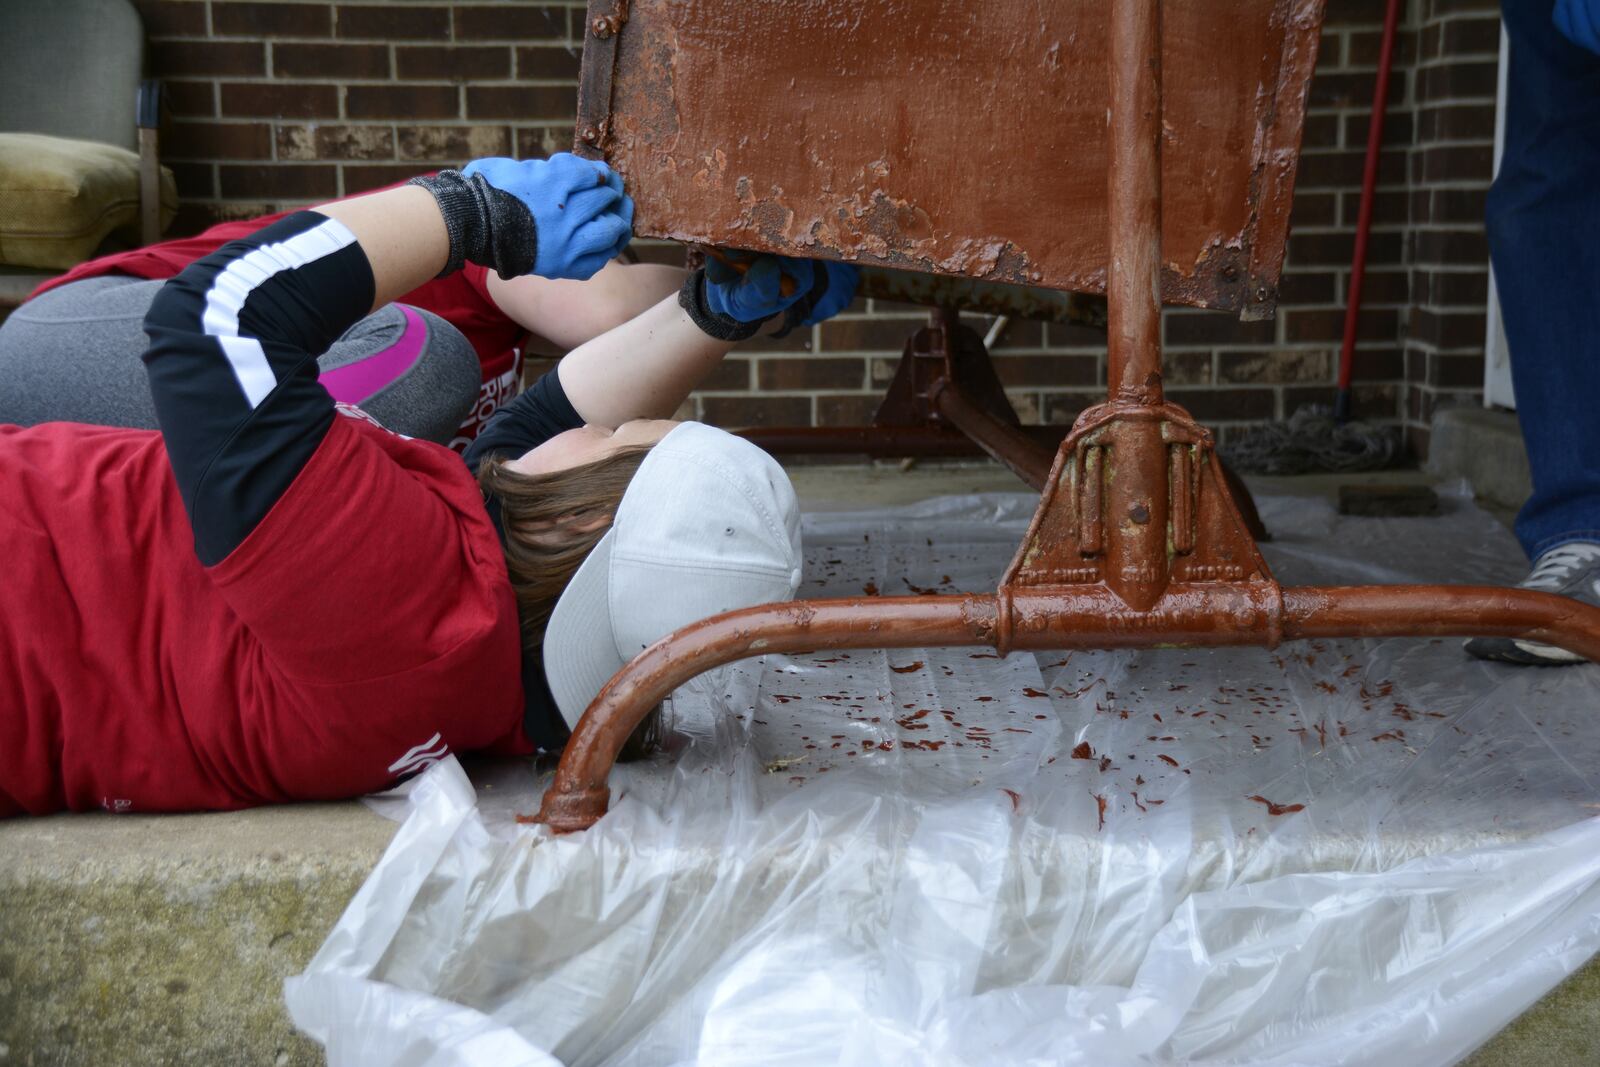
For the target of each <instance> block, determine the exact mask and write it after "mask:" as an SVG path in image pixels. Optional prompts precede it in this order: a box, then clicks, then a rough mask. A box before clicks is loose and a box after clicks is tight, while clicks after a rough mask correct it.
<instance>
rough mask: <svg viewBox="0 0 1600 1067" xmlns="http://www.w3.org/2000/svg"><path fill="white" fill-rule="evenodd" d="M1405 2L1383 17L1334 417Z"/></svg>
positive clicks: (1341, 402)
mask: <svg viewBox="0 0 1600 1067" xmlns="http://www.w3.org/2000/svg"><path fill="white" fill-rule="evenodd" d="M1404 2H1405V0H1389V8H1388V10H1387V11H1386V12H1384V16H1383V47H1382V49H1381V51H1380V52H1379V55H1378V82H1377V85H1376V86H1375V87H1374V89H1373V93H1372V121H1371V122H1370V123H1369V124H1368V126H1367V165H1366V169H1365V170H1364V171H1363V173H1362V175H1361V211H1360V214H1359V215H1358V216H1357V218H1356V250H1355V256H1354V258H1353V260H1352V261H1351V264H1350V299H1349V301H1348V302H1347V303H1346V306H1345V311H1344V346H1343V347H1342V348H1341V349H1340V350H1339V393H1338V397H1337V399H1336V401H1335V403H1334V417H1335V418H1336V419H1337V420H1338V421H1339V422H1345V421H1347V420H1348V419H1349V418H1350V369H1351V366H1352V365H1353V364H1354V363H1355V355H1356V329H1357V327H1358V325H1359V323H1360V321H1361V284H1362V282H1363V281H1365V280H1366V273H1367V235H1368V234H1369V233H1370V232H1371V231H1372V201H1373V199H1374V194H1375V191H1376V189H1377V185H1378V157H1379V156H1380V155H1381V154H1382V151H1383V120H1384V117H1385V115H1386V114H1387V112H1388V110H1389V108H1388V103H1389V69H1390V67H1391V66H1392V65H1393V63H1394V38H1395V31H1396V29H1397V28H1398V26H1399V22H1400V8H1401V7H1402V6H1403V5H1404Z"/></svg>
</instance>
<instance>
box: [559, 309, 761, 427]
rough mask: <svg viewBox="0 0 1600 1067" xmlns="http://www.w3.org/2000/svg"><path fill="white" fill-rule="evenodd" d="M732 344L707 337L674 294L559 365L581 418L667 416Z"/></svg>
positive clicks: (607, 420) (602, 422)
mask: <svg viewBox="0 0 1600 1067" xmlns="http://www.w3.org/2000/svg"><path fill="white" fill-rule="evenodd" d="M731 348H733V345H732V344H730V343H729V342H726V341H716V340H713V339H712V338H710V337H707V336H706V335H705V333H704V332H702V331H701V329H700V328H699V327H698V326H696V325H695V324H694V323H693V322H692V321H691V320H690V319H689V316H688V315H687V314H685V313H684V310H683V309H682V308H681V307H679V306H678V300H677V297H676V296H668V297H666V298H665V299H663V300H661V301H660V302H659V303H657V304H656V305H655V306H654V307H652V308H650V309H649V310H647V311H645V312H644V313H643V314H642V315H638V316H636V317H635V318H633V319H630V320H629V321H627V322H625V323H623V324H622V325H621V326H618V327H616V328H615V329H612V330H609V331H607V332H606V333H603V334H601V335H600V336H599V337H596V338H595V339H594V340H592V341H589V342H587V343H585V344H583V345H581V346H580V347H578V348H577V349H575V350H573V352H572V353H571V354H569V355H568V356H567V357H566V358H565V359H563V360H562V361H561V363H560V365H559V366H558V368H557V373H558V374H559V375H560V378H561V388H562V390H563V391H564V392H565V393H566V394H567V399H568V400H570V401H571V402H572V406H573V407H574V408H575V409H577V412H578V414H580V415H582V416H583V418H584V419H585V421H587V422H590V423H594V424H595V425H599V426H613V427H614V426H620V425H621V424H622V423H624V422H627V421H629V420H630V419H661V418H667V417H669V416H671V415H672V413H673V412H675V411H677V410H678V407H679V405H681V404H682V403H683V401H684V400H685V399H686V398H687V397H688V395H689V392H690V391H691V390H692V389H693V388H694V387H695V385H697V384H698V383H699V382H700V380H701V379H702V378H704V377H705V376H706V375H707V374H708V373H710V372H711V371H712V370H713V369H714V368H715V367H716V365H717V364H718V363H720V362H721V361H722V357H723V356H725V355H727V353H728V351H729V350H730V349H731Z"/></svg>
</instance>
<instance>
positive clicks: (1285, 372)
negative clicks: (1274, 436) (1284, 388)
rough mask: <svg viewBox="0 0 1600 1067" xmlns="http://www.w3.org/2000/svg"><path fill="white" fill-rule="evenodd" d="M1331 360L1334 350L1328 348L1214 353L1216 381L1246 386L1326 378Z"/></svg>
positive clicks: (1330, 367)
mask: <svg viewBox="0 0 1600 1067" xmlns="http://www.w3.org/2000/svg"><path fill="white" fill-rule="evenodd" d="M1334 363H1335V358H1334V352H1333V350H1332V349H1329V348H1285V349H1278V350H1276V351H1263V352H1220V353H1218V354H1217V380H1218V381H1219V382H1224V383H1228V382H1237V383H1242V384H1248V385H1281V384H1283V383H1285V382H1321V381H1329V380H1331V379H1332V377H1333V366H1334Z"/></svg>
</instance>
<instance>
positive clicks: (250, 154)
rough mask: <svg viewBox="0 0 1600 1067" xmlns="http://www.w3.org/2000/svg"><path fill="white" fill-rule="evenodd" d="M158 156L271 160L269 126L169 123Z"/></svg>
mask: <svg viewBox="0 0 1600 1067" xmlns="http://www.w3.org/2000/svg"><path fill="white" fill-rule="evenodd" d="M161 158H162V160H163V161H168V160H173V159H271V158H272V127H271V126H268V125H267V124H266V123H264V122H173V123H170V124H169V125H168V126H167V129H166V132H165V134H164V135H163V136H162V138H161Z"/></svg>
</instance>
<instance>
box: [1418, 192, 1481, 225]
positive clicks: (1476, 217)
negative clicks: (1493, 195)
mask: <svg viewBox="0 0 1600 1067" xmlns="http://www.w3.org/2000/svg"><path fill="white" fill-rule="evenodd" d="M1488 195H1489V190H1488V187H1487V186H1479V187H1478V188H1475V189H1463V188H1459V187H1458V188H1453V189H1435V190H1433V194H1432V210H1431V211H1430V212H1429V213H1428V219H1429V221H1430V222H1465V223H1469V224H1478V225H1482V223H1483V207H1484V201H1485V199H1486V198H1487V197H1488Z"/></svg>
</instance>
